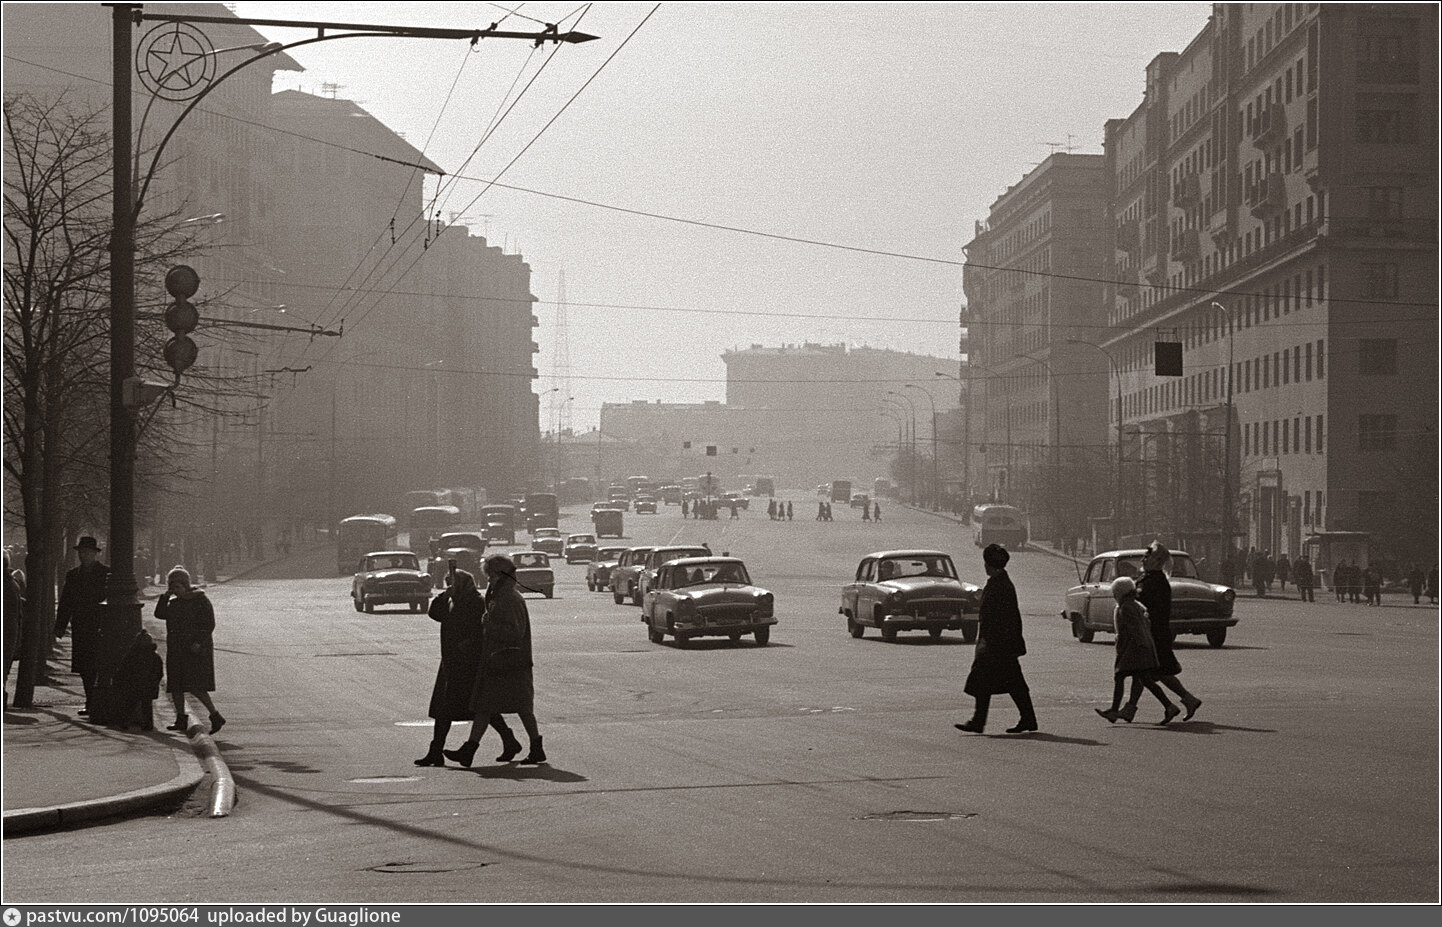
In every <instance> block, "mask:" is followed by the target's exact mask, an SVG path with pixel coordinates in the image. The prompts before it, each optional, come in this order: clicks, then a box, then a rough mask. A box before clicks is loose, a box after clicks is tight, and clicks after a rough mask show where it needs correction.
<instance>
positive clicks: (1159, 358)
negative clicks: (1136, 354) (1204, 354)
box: [1153, 341, 1182, 377]
mask: <svg viewBox="0 0 1442 927" xmlns="http://www.w3.org/2000/svg"><path fill="white" fill-rule="evenodd" d="M1153 347H1154V348H1155V354H1154V355H1153V366H1154V370H1155V372H1156V375H1157V376H1159V377H1179V376H1181V375H1182V343H1181V342H1180V341H1157V342H1154V343H1153Z"/></svg>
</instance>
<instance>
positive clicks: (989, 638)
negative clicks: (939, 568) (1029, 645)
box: [956, 544, 1037, 734]
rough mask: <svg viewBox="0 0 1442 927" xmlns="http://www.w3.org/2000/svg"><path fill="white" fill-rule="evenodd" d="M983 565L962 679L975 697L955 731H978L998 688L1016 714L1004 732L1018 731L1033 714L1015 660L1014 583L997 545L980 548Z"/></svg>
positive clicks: (1018, 648)
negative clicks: (972, 644) (971, 647)
mask: <svg viewBox="0 0 1442 927" xmlns="http://www.w3.org/2000/svg"><path fill="white" fill-rule="evenodd" d="M981 559H982V563H984V564H985V565H986V575H987V580H986V586H985V587H984V588H983V589H982V590H981V605H980V608H979V615H980V618H981V626H980V628H979V629H978V633H977V638H976V653H975V656H973V657H972V662H971V672H970V673H969V674H968V675H967V677H966V688H965V692H966V694H967V695H970V696H972V697H974V698H975V699H976V710H975V712H974V713H973V714H972V716H971V719H970V720H968V721H965V722H962V723H961V724H958V725H956V728H957V729H958V730H962V731H967V732H969V733H972V734H980V733H981V732H982V730H983V729H984V728H985V726H986V715H987V710H988V709H989V708H990V707H991V697H992V696H993V695H999V694H1001V693H1003V692H1005V693H1007V694H1008V695H1010V696H1011V699H1012V701H1014V702H1016V707H1017V709H1018V710H1019V711H1020V712H1021V720H1020V721H1018V722H1017V725H1016V727H1009V728H1007V729H1006V732H1007V733H1008V734H1021V733H1024V732H1027V731H1034V730H1036V729H1037V723H1036V712H1035V711H1034V710H1033V708H1032V704H1031V690H1030V689H1029V688H1027V684H1026V679H1025V678H1023V677H1022V675H1021V662H1020V660H1019V658H1020V657H1021V656H1022V655H1023V654H1025V653H1026V642H1025V641H1024V640H1023V639H1022V636H1021V607H1020V606H1019V605H1018V604H1017V600H1016V587H1015V586H1013V585H1012V584H1011V577H1009V576H1007V575H1006V563H1007V561H1008V560H1010V559H1011V555H1010V554H1008V553H1007V552H1006V548H1005V547H1002V546H1001V545H1000V544H989V545H987V547H986V549H985V550H983V551H982V552H981Z"/></svg>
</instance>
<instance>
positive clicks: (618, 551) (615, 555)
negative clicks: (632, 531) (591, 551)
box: [596, 547, 626, 560]
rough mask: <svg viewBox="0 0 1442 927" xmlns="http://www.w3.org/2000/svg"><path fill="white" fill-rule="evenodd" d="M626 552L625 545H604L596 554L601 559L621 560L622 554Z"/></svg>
mask: <svg viewBox="0 0 1442 927" xmlns="http://www.w3.org/2000/svg"><path fill="white" fill-rule="evenodd" d="M625 552H626V548H624V547H603V548H601V549H600V550H598V551H596V555H597V556H598V557H599V558H600V559H601V560H619V559H620V557H621V555H622V554H623V553H625Z"/></svg>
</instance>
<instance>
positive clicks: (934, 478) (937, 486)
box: [902, 383, 941, 512]
mask: <svg viewBox="0 0 1442 927" xmlns="http://www.w3.org/2000/svg"><path fill="white" fill-rule="evenodd" d="M902 389H919V390H921V391H922V392H923V393H925V394H926V401H927V402H929V403H930V404H931V510H932V511H933V512H934V511H936V510H937V508H939V505H938V497H939V496H940V494H941V483H940V482H939V479H938V474H937V465H936V398H935V397H934V396H932V395H931V390H929V389H927V388H926V387H924V386H917V385H916V384H915V383H908V384H906V385H905V386H903V387H902Z"/></svg>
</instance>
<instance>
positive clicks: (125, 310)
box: [101, 3, 596, 684]
mask: <svg viewBox="0 0 1442 927" xmlns="http://www.w3.org/2000/svg"><path fill="white" fill-rule="evenodd" d="M143 7H144V5H143V4H139V3H115V4H112V5H111V71H112V80H111V120H112V121H111V129H112V161H111V177H112V183H113V189H112V196H111V217H112V223H113V226H112V230H111V236H110V419H109V423H110V526H109V528H110V530H109V538H108V541H109V545H110V551H109V554H110V564H111V569H110V575H109V579H108V580H107V583H106V602H107V610H106V616H105V619H104V620H105V626H104V629H103V635H102V639H103V641H105V643H104V644H103V645H102V646H104V648H105V650H106V653H105V655H104V657H103V658H102V671H101V675H102V677H107V676H108V675H109V673H110V669H111V667H112V666H113V665H114V664H115V663H116V662H118V660H119V657H120V656H121V654H122V652H123V650H122V648H124V647H126V646H128V645H129V642H130V640H131V639H132V638H133V637H134V634H135V632H136V631H138V630H139V629H140V601H139V597H138V594H139V590H138V589H137V588H136V580H135V498H134V492H135V447H136V434H135V427H136V415H135V409H134V408H132V407H131V405H129V404H127V401H126V400H127V395H126V394H127V392H128V390H127V389H126V383H127V381H130V380H132V379H134V377H135V228H136V224H137V222H138V220H139V216H140V210H141V208H142V207H143V205H144V201H145V193H146V191H147V190H148V189H149V186H150V181H151V179H152V178H153V176H154V174H155V171H156V169H157V167H158V166H159V165H160V163H161V154H162V153H163V151H164V149H165V146H166V143H167V142H169V140H170V138H171V137H172V136H173V135H174V134H175V132H176V130H177V129H178V128H179V127H180V124H181V123H182V122H183V121H184V120H185V118H186V117H187V116H188V115H190V113H191V112H193V111H194V110H195V108H196V106H198V105H199V103H200V101H201V100H203V99H204V98H205V97H206V96H207V95H208V94H209V93H210V92H211V91H212V90H214V89H215V88H216V87H218V86H220V84H221V83H223V82H224V81H225V80H226V78H228V77H230V76H231V75H232V74H234V73H236V72H237V71H239V70H240V69H241V68H244V67H247V66H248V65H251V64H254V63H255V62H257V61H260V60H261V59H263V58H265V57H267V56H269V55H273V54H275V53H277V52H280V51H283V50H286V49H290V48H295V47H296V46H299V45H308V44H312V43H315V42H324V41H329V40H333V39H343V38H357V37H365V36H369V37H376V36H398V37H411V38H435V39H461V40H466V41H469V42H471V44H472V45H474V44H476V43H478V42H479V41H480V40H481V39H482V38H523V39H528V40H532V41H534V42H535V43H536V44H537V45H538V46H539V45H541V44H542V43H544V42H555V43H560V42H567V43H572V44H574V43H580V42H587V41H590V40H592V39H594V38H596V37H595V36H591V35H586V34H585V33H580V32H565V33H563V32H559V31H558V30H557V29H556V27H555V26H547V27H546V29H545V30H544V31H541V32H533V33H522V32H509V31H501V30H498V29H496V28H494V27H492V28H489V29H436V28H428V27H427V28H416V27H408V26H375V25H362V24H353V23H332V22H313V21H307V22H296V21H288V20H276V19H244V18H238V17H232V16H225V17H221V16H193V15H188V14H170V13H153V12H145V10H144V8H143ZM147 20H150V21H157V22H174V23H217V24H222V25H225V26H233V25H236V24H241V25H252V26H254V25H268V26H281V27H290V28H305V29H315V30H316V32H317V34H316V36H315V38H309V39H303V40H301V41H297V42H292V43H290V44H288V45H280V44H278V43H268V44H266V45H264V46H262V48H261V50H260V52H259V53H258V54H256V55H255V56H254V57H251V58H247V59H246V60H245V61H243V62H241V63H240V64H238V65H236V66H234V67H232V68H231V69H230V70H228V71H226V72H225V73H224V74H221V75H220V76H219V77H217V78H216V79H214V80H213V81H211V82H210V83H209V84H208V85H207V86H206V87H205V88H204V89H202V90H200V91H199V92H198V93H197V94H196V95H195V96H194V98H193V99H191V100H190V102H189V104H188V105H187V106H186V107H185V109H184V110H182V111H181V113H180V115H179V116H178V117H177V118H176V120H175V122H174V123H172V125H171V127H170V129H169V131H168V132H167V133H166V134H165V136H164V137H163V138H162V139H161V141H160V144H159V145H157V146H156V148H155V150H154V152H153V155H152V160H151V165H150V169H149V170H148V171H147V172H146V174H145V176H144V178H143V180H142V179H140V171H139V165H138V164H134V165H132V162H133V160H134V159H133V143H132V135H131V133H132V124H133V122H132V111H131V105H132V101H131V65H132V61H133V58H134V44H133V30H134V26H136V25H139V24H140V23H142V22H145V21H147ZM327 30H332V31H331V34H327ZM335 30H340V31H335ZM214 54H215V52H214V51H213V50H210V51H207V52H205V55H206V56H207V57H209V56H211V55H214ZM166 73H167V74H170V73H173V71H168V72H166ZM161 76H162V77H164V76H165V75H164V74H163V75H161ZM152 102H153V100H152ZM132 172H133V173H132ZM137 181H138V182H137ZM102 684H103V682H102Z"/></svg>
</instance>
